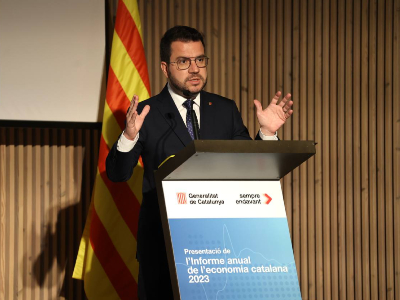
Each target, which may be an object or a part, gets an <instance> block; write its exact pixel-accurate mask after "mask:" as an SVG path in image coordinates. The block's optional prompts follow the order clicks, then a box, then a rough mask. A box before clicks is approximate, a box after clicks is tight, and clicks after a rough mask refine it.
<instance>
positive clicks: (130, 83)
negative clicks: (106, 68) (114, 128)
mask: <svg viewBox="0 0 400 300" xmlns="http://www.w3.org/2000/svg"><path fill="white" fill-rule="evenodd" d="M112 48H113V51H114V50H115V51H116V53H118V55H115V56H112V57H111V61H110V65H111V67H112V69H113V71H114V73H115V75H116V77H117V78H118V81H119V83H120V85H121V86H122V88H123V90H124V91H125V94H126V96H127V97H128V98H129V99H132V97H133V95H134V94H137V95H138V96H139V99H140V100H144V99H147V98H148V97H149V91H148V90H147V89H146V86H145V84H144V82H143V81H142V79H141V77H140V74H139V72H138V69H137V67H136V66H135V64H134V63H133V61H132V59H131V58H130V57H129V55H128V53H127V50H126V48H125V46H124V44H123V43H122V41H121V39H120V37H119V35H118V34H117V33H116V31H114V38H113V45H112Z"/></svg>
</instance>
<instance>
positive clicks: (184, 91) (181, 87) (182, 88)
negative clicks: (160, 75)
mask: <svg viewBox="0 0 400 300" xmlns="http://www.w3.org/2000/svg"><path fill="white" fill-rule="evenodd" d="M192 78H199V79H200V81H201V82H202V83H203V85H202V86H201V87H200V89H199V90H198V91H196V92H191V91H190V90H189V89H188V88H187V87H186V85H185V84H186V82H188V81H189V80H191V79H192ZM168 79H169V80H168V81H169V84H170V85H171V86H172V88H173V90H175V92H176V93H177V94H179V95H181V96H184V97H185V98H194V97H195V96H196V95H197V94H198V93H200V91H202V90H203V89H204V87H205V86H206V84H207V78H206V79H204V77H203V76H201V75H200V74H195V75H190V76H188V77H187V78H186V79H185V81H184V82H183V83H182V82H179V81H178V80H177V79H176V78H175V77H174V76H173V75H172V74H171V72H170V71H169V70H168Z"/></svg>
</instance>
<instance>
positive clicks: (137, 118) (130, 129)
mask: <svg viewBox="0 0 400 300" xmlns="http://www.w3.org/2000/svg"><path fill="white" fill-rule="evenodd" d="M138 104H139V96H137V95H134V96H133V98H132V101H131V105H130V106H129V109H128V112H127V113H126V127H125V130H124V136H125V137H126V138H127V139H129V140H132V141H133V140H134V139H135V137H136V135H137V134H138V132H139V130H140V128H142V125H143V121H144V118H146V116H147V114H148V113H149V111H150V106H148V105H146V106H145V107H144V108H143V110H142V113H141V114H140V115H139V114H138V112H137V111H136V109H137V106H138Z"/></svg>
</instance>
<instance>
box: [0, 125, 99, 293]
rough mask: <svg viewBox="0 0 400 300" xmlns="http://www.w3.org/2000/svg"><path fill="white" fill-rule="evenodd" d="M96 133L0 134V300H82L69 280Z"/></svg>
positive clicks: (8, 131) (84, 210)
mask: <svg viewBox="0 0 400 300" xmlns="http://www.w3.org/2000/svg"><path fill="white" fill-rule="evenodd" d="M99 134H100V131H99V130H98V129H56V128H54V129H49V128H4V127H3V128H0V166H1V168H0V170H1V171H0V204H1V205H0V216H1V218H0V225H1V230H0V262H1V267H0V279H1V281H0V299H7V300H8V299H10V300H11V299H26V300H42V299H77V300H80V299H85V296H84V292H83V284H82V282H80V281H76V280H72V277H71V276H72V271H73V267H74V263H75V258H76V254H77V250H78V246H79V241H80V237H81V234H82V231H83V226H84V222H85V220H86V214H87V211H88V206H89V202H90V196H91V189H92V186H93V181H94V177H95V172H96V169H97V157H98V155H97V153H98V144H99Z"/></svg>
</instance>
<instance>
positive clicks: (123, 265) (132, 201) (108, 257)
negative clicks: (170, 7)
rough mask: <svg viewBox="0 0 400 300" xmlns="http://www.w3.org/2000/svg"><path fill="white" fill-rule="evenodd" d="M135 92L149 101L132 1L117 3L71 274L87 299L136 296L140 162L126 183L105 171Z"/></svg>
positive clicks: (136, 20)
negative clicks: (92, 169)
mask: <svg viewBox="0 0 400 300" xmlns="http://www.w3.org/2000/svg"><path fill="white" fill-rule="evenodd" d="M134 94H137V95H138V96H139V99H140V100H144V99H147V98H149V97H150V83H149V78H148V72H147V64H146V58H145V55H144V48H143V39H142V32H141V23H140V17H139V11H138V6H137V2H136V0H119V2H118V10H117V18H116V23H115V29H114V36H113V43H112V50H111V61H110V68H109V74H108V83H107V93H106V103H105V107H104V117H103V128H102V134H101V139H100V151H99V162H98V169H97V175H96V181H95V186H94V189H93V194H92V202H91V206H90V211H89V215H88V218H87V221H86V226H85V230H84V233H83V237H82V240H81V243H80V247H79V252H78V257H77V260H76V264H75V269H74V274H73V278H76V279H83V280H84V287H85V292H86V296H87V297H88V299H89V300H101V299H107V300H110V299H122V300H124V299H136V297H137V281H138V270H139V265H138V262H137V260H136V240H137V239H136V238H137V224H138V217H139V209H140V204H141V200H142V191H141V187H142V178H143V168H142V166H141V162H139V164H138V166H137V167H136V168H135V171H134V174H133V176H132V178H131V180H130V181H128V182H124V183H112V182H111V181H110V180H109V179H108V178H107V175H106V169H105V161H106V157H107V154H108V152H109V151H110V149H111V147H112V145H113V143H114V142H115V141H116V140H117V139H118V137H119V135H120V134H121V132H122V130H123V129H124V127H125V114H126V111H127V109H128V107H129V104H130V100H131V99H132V97H133V95H134Z"/></svg>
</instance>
